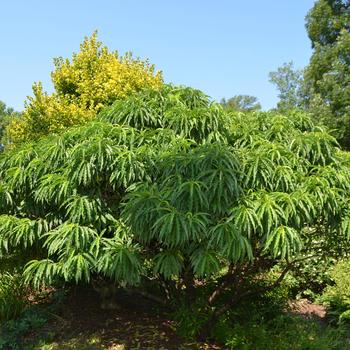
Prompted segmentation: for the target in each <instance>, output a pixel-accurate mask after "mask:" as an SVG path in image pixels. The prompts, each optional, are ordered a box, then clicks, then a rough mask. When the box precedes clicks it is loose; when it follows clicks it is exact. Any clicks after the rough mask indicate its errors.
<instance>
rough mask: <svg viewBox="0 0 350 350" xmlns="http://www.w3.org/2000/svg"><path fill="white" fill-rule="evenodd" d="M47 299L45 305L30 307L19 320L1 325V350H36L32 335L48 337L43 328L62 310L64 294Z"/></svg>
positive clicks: (55, 294)
mask: <svg viewBox="0 0 350 350" xmlns="http://www.w3.org/2000/svg"><path fill="white" fill-rule="evenodd" d="M46 298H47V299H46V302H45V303H40V304H36V305H31V306H28V307H27V308H26V309H25V310H24V311H23V312H22V313H21V314H20V315H19V317H18V318H17V319H14V320H10V321H7V322H3V323H0V350H23V349H28V350H30V349H34V348H36V347H35V346H34V345H33V344H32V342H33V341H35V340H36V339H33V336H31V337H30V335H33V333H35V334H36V335H37V336H38V337H39V338H42V339H44V338H45V337H47V334H45V331H44V332H43V330H42V327H43V326H44V325H45V324H46V323H47V322H48V321H49V320H50V319H51V318H52V317H53V315H54V314H55V313H56V312H57V311H58V309H59V308H60V306H61V303H62V301H63V299H64V293H62V292H56V293H54V294H53V295H51V296H49V297H47V296H46ZM28 336H29V337H28ZM26 337H28V338H29V343H31V344H29V343H28V339H26Z"/></svg>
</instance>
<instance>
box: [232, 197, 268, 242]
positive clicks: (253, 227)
mask: <svg viewBox="0 0 350 350" xmlns="http://www.w3.org/2000/svg"><path fill="white" fill-rule="evenodd" d="M229 213H230V219H231V220H233V222H234V225H235V229H236V230H237V231H238V232H240V233H241V235H243V236H246V237H249V238H250V237H253V235H254V234H255V233H256V232H257V231H259V230H261V229H262V226H261V222H260V219H259V217H258V215H257V213H256V208H255V203H254V202H253V201H249V200H244V201H243V203H242V204H239V205H237V206H235V207H233V208H232V209H230V212H229Z"/></svg>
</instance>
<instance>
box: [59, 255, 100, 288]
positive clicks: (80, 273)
mask: <svg viewBox="0 0 350 350" xmlns="http://www.w3.org/2000/svg"><path fill="white" fill-rule="evenodd" d="M62 260H63V259H62ZM62 260H61V261H62ZM61 261H60V262H61ZM95 266H96V260H95V258H94V256H93V255H92V254H91V253H89V252H76V251H72V252H71V253H70V254H69V255H66V256H64V261H63V263H62V276H63V278H64V280H65V281H66V282H68V281H72V280H74V281H75V283H79V282H89V281H90V276H91V273H92V272H93V270H94V268H95Z"/></svg>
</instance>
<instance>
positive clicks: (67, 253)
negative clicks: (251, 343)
mask: <svg viewBox="0 0 350 350" xmlns="http://www.w3.org/2000/svg"><path fill="white" fill-rule="evenodd" d="M348 165H349V162H348V160H347V158H346V156H345V154H344V153H342V152H341V151H339V149H338V148H337V143H336V141H335V139H334V138H333V137H332V136H330V135H329V134H327V133H326V132H325V130H323V129H322V128H319V127H317V126H314V125H313V123H312V122H311V120H310V119H309V117H308V116H306V115H304V114H303V113H297V112H295V113H290V115H288V116H283V115H280V114H277V113H275V112H271V113H260V112H254V113H253V112H252V113H249V114H242V113H232V112H228V111H226V110H224V109H223V108H222V107H221V106H220V105H219V104H216V103H212V102H210V100H209V98H208V97H207V96H206V95H204V94H203V93H202V92H200V91H198V90H192V89H189V88H174V87H170V86H166V87H164V89H163V90H162V91H160V92H153V91H145V92H142V93H138V94H135V95H132V96H130V98H128V99H126V100H125V101H124V102H120V101H116V102H115V103H114V104H113V105H112V106H111V107H108V108H107V109H105V110H103V111H102V112H101V114H100V116H99V120H97V121H94V122H91V123H89V124H86V125H85V126H80V127H76V128H73V129H70V130H69V131H67V132H66V133H64V134H62V135H60V136H52V137H50V138H44V139H42V140H41V141H39V142H35V143H28V144H26V145H24V146H23V147H22V148H20V149H17V150H14V151H8V152H5V154H4V155H3V156H1V158H0V185H1V186H0V189H1V191H0V200H1V201H2V206H1V213H2V215H0V248H1V254H2V255H6V254H9V253H14V254H21V255H22V256H28V259H27V261H26V262H27V265H26V267H25V271H24V276H25V280H26V281H27V282H30V283H32V284H33V285H34V286H35V287H36V288H39V287H40V286H42V285H45V284H53V283H56V282H59V281H65V282H74V283H82V282H90V281H91V280H92V279H93V278H94V277H95V276H97V275H100V276H103V277H105V278H109V279H112V280H114V281H115V282H116V283H117V284H120V285H122V286H125V285H141V286H142V285H144V283H146V281H149V280H152V281H154V282H155V283H159V285H160V286H161V287H162V288H163V289H164V294H165V295H168V298H176V296H177V295H182V294H184V293H185V294H188V298H189V299H191V298H194V297H195V294H196V292H197V290H198V289H200V287H199V286H200V285H207V286H210V287H211V288H212V290H213V291H214V290H215V289H216V288H217V289H218V292H217V293H215V295H214V296H213V297H212V298H210V300H209V301H208V303H207V307H208V309H207V310H206V311H205V312H207V314H208V315H212V316H213V320H212V321H213V322H214V320H215V319H217V318H218V317H219V315H220V314H222V313H223V312H225V308H229V307H231V306H232V305H234V304H237V303H239V302H240V300H241V299H244V298H245V297H246V296H247V295H252V294H254V293H262V294H263V292H266V291H268V290H269V289H270V288H273V287H274V286H275V285H274V283H276V286H277V285H278V284H279V283H280V279H281V280H282V279H283V277H284V275H285V272H283V269H284V268H285V269H286V270H288V269H290V268H291V267H292V266H293V265H294V264H295V263H296V261H297V260H298V259H300V258H301V259H305V258H307V257H308V256H309V254H310V253H311V252H312V251H313V249H315V246H317V249H318V251H319V252H320V253H322V254H323V253H324V252H327V249H329V247H330V246H332V247H333V249H340V248H339V247H340V246H344V242H345V241H346V240H347V239H348V237H349V233H350V232H349V229H350V225H349V224H348V223H349V222H350V219H349V217H350V215H349V213H348V211H347V207H348V202H347V201H348V200H347V196H346V193H347V192H348V191H349V186H350V182H349V171H348ZM338 245H339V246H338ZM277 263H280V264H281V265H280V266H281V269H282V270H281V271H280V272H281V276H280V277H277V276H276V279H275V281H274V282H271V285H268V286H261V288H262V289H261V291H259V290H255V289H252V288H251V285H250V282H249V281H252V280H255V279H256V278H258V276H259V275H260V274H261V272H263V271H266V270H268V269H270V268H271V267H273V266H275V265H276V264H277ZM238 276H240V277H238ZM238 282H239V283H238ZM221 289H224V290H226V289H228V290H229V291H230V293H228V294H224V295H226V297H225V298H224V299H221V300H220V303H223V304H224V305H226V306H225V307H224V308H223V309H221V308H220V307H218V304H217V302H218V300H217V295H220V292H219V290H221ZM209 306H210V307H209Z"/></svg>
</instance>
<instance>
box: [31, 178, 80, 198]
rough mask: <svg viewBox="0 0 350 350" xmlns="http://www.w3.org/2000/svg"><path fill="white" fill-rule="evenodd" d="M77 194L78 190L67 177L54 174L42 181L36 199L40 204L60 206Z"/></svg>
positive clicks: (35, 193)
mask: <svg viewBox="0 0 350 350" xmlns="http://www.w3.org/2000/svg"><path fill="white" fill-rule="evenodd" d="M75 193H76V190H75V189H74V186H73V184H72V183H71V182H70V181H69V180H68V178H67V176H65V175H64V174H61V173H53V174H47V175H45V176H43V177H42V178H41V179H40V182H39V185H38V187H37V189H36V190H35V192H34V198H35V200H36V201H37V202H38V203H40V204H44V203H47V204H49V203H54V204H56V205H60V204H62V203H63V202H64V201H66V200H67V199H68V198H69V197H70V196H72V195H74V194H75Z"/></svg>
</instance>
